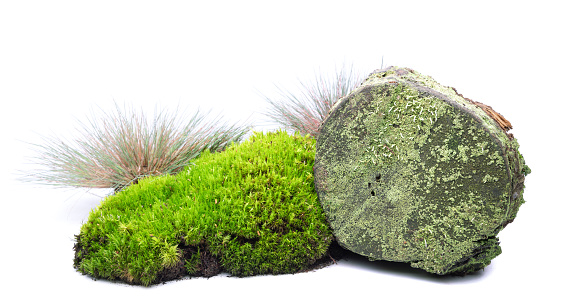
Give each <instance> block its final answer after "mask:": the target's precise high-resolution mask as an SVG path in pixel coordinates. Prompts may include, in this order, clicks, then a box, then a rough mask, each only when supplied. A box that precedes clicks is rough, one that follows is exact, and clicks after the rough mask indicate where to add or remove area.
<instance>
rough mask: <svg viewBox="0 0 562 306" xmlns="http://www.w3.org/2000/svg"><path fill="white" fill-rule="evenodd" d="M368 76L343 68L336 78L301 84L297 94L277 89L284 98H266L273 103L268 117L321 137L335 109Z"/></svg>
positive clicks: (337, 72) (298, 130)
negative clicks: (339, 101)
mask: <svg viewBox="0 0 562 306" xmlns="http://www.w3.org/2000/svg"><path fill="white" fill-rule="evenodd" d="M364 79H365V75H364V74H361V73H357V72H355V71H354V70H353V68H349V70H348V69H346V68H345V67H343V68H341V69H340V70H339V71H336V73H335V77H329V76H324V75H319V74H317V75H316V78H315V79H314V81H313V82H312V83H304V82H300V83H299V87H298V91H297V92H296V93H293V92H290V91H288V90H285V89H283V88H281V87H279V86H277V90H278V92H279V94H280V97H279V98H277V99H273V98H270V97H264V98H265V100H266V101H267V102H268V104H269V110H268V112H267V113H266V114H265V115H266V116H268V118H269V119H270V120H271V121H273V122H274V123H277V124H280V125H281V126H282V127H283V128H285V129H287V130H289V131H292V132H300V133H301V134H302V135H306V134H310V135H311V136H312V137H315V138H316V137H317V136H318V132H319V129H320V126H321V125H322V122H323V121H324V119H325V118H326V117H327V116H328V113H329V111H330V109H331V108H332V106H333V105H334V104H335V103H336V102H337V101H338V100H339V99H340V98H342V97H345V96H347V95H348V94H349V93H351V91H353V90H354V89H355V88H357V87H358V86H359V85H361V82H362V81H363V80H364Z"/></svg>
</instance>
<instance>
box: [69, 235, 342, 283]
mask: <svg viewBox="0 0 562 306" xmlns="http://www.w3.org/2000/svg"><path fill="white" fill-rule="evenodd" d="M75 239H76V243H75V244H74V247H73V250H74V252H75V257H74V266H75V267H79V266H80V261H81V257H82V256H81V254H87V253H88V250H87V248H85V247H84V246H83V245H82V243H81V240H80V236H79V235H75ZM179 249H180V250H181V256H180V259H179V261H178V262H177V263H176V264H175V265H173V266H172V267H167V268H164V269H162V270H161V271H160V272H158V275H157V277H156V280H155V281H154V282H153V283H152V284H151V285H156V284H161V283H166V282H169V281H174V280H180V279H183V278H185V277H206V278H210V277H213V276H215V275H218V274H220V273H222V272H225V269H224V268H223V267H222V266H221V264H220V258H218V257H217V256H214V255H213V254H211V252H210V250H209V247H208V245H206V244H201V245H197V246H188V245H185V242H182V243H180V245H179ZM196 254H199V255H200V262H199V264H198V265H197V267H196V270H195V272H194V273H189V272H188V271H187V269H186V267H185V265H186V262H187V261H189V260H191V258H192V257H193V256H194V255H196ZM351 254H353V253H352V252H350V251H348V250H345V249H343V248H342V247H341V246H340V245H339V244H338V243H337V242H335V241H333V242H332V243H331V244H330V247H329V248H328V251H327V252H326V254H325V255H324V256H323V257H322V258H320V259H318V260H316V261H315V262H314V263H312V264H311V265H309V266H307V267H305V268H303V269H302V270H300V271H297V272H295V273H306V272H311V271H314V270H318V269H321V268H324V267H327V266H330V265H332V264H337V262H338V261H340V260H342V259H346V258H349V257H350V255H351ZM264 275H265V274H264ZM254 276H257V275H254ZM93 277H94V278H100V277H99V275H98V276H96V275H94V276H93ZM125 282H126V281H125ZM126 283H127V282H126ZM130 284H133V285H140V284H141V283H140V282H132V283H130Z"/></svg>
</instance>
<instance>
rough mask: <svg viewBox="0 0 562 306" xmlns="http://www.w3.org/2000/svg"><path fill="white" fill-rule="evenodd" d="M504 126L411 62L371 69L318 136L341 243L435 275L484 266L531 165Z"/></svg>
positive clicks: (321, 186) (324, 189) (326, 203)
mask: <svg viewBox="0 0 562 306" xmlns="http://www.w3.org/2000/svg"><path fill="white" fill-rule="evenodd" d="M510 128H511V124H510V123H509V121H507V120H506V119H505V118H503V117H502V116H501V115H500V114H498V113H496V112H495V111H493V110H492V109H491V108H490V107H488V106H486V105H484V104H481V103H478V102H474V101H472V100H470V99H467V98H464V97H463V96H462V95H460V94H458V93H457V92H456V90H455V89H454V88H452V87H445V86H442V85H440V84H438V83H437V82H435V81H434V80H433V79H432V78H431V77H428V76H424V75H421V74H419V73H418V72H416V71H413V70H411V69H408V68H397V67H390V68H388V69H384V70H377V71H375V72H374V73H372V74H371V75H370V76H369V77H368V78H367V80H365V81H364V82H363V84H362V85H361V86H360V87H359V88H357V89H356V90H355V91H354V92H352V93H351V94H350V95H348V96H347V97H344V98H342V99H340V101H338V103H337V104H336V105H334V107H333V108H332V109H331V111H330V114H329V115H328V117H327V118H326V120H325V121H324V123H323V126H322V127H321V130H320V134H319V136H318V138H317V143H316V150H317V151H316V161H315V166H314V175H315V185H316V191H317V193H318V196H319V200H320V203H321V205H322V207H323V208H324V211H325V213H326V216H327V218H328V221H329V223H330V225H331V227H332V229H333V231H334V236H335V237H336V239H337V241H338V243H339V244H340V245H341V246H343V247H344V248H346V249H349V250H351V251H353V252H355V253H358V254H361V255H364V256H366V257H368V258H369V259H371V260H387V261H397V262H408V263H411V265H412V266H413V267H417V268H421V269H424V270H426V271H428V272H431V273H435V274H441V275H444V274H461V275H462V274H467V273H471V272H473V271H476V270H479V269H481V268H483V267H485V266H486V265H488V264H489V263H490V261H491V260H492V258H494V257H496V256H497V255H499V254H500V253H501V248H500V246H499V241H498V238H497V237H496V235H497V234H498V232H499V231H500V230H502V229H503V228H504V227H505V226H506V225H507V224H508V223H510V222H512V221H513V219H514V218H515V216H516V214H517V211H518V209H519V207H520V205H521V204H522V203H523V202H524V200H523V187H524V185H523V182H524V179H525V175H526V174H528V173H530V169H529V168H528V167H527V166H526V165H525V162H524V160H523V157H522V156H521V154H520V153H519V151H518V144H517V141H516V140H515V139H514V137H513V135H512V134H509V133H507V130H509V129H510Z"/></svg>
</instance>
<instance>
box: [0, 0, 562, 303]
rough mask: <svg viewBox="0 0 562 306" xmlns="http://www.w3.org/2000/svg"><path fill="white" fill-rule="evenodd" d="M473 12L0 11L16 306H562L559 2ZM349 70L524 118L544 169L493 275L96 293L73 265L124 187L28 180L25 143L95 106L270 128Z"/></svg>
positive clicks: (133, 5) (535, 161)
mask: <svg viewBox="0 0 562 306" xmlns="http://www.w3.org/2000/svg"><path fill="white" fill-rule="evenodd" d="M202 3H203V4H202ZM271 3H275V4H271ZM458 3H461V1H447V2H443V3H438V2H431V1H413V2H402V1H364V2H361V1H349V0H348V1H337V2H336V1H334V2H331V1H318V2H309V1H303V0H301V1H275V2H273V1H254V2H252V1H181V2H172V1H131V2H125V1H100V0H98V1H89V2H88V3H85V2H82V1H36V2H31V1H2V2H1V4H0V103H1V104H0V105H1V108H0V133H1V136H0V139H2V145H1V150H0V154H1V158H0V169H1V171H2V172H1V173H2V175H1V177H0V188H1V192H0V194H1V195H2V197H1V201H0V203H1V206H0V211H1V215H0V216H1V217H0V218H1V222H0V226H1V228H0V230H1V231H0V234H1V236H0V237H1V239H0V248H1V251H0V256H1V257H0V265H1V266H0V269H1V270H0V271H1V278H0V279H1V282H2V284H1V287H0V288H1V289H0V290H1V292H2V293H1V294H0V299H1V300H4V301H2V302H0V303H1V304H3V305H8V304H7V303H6V301H8V300H11V301H12V302H11V303H10V305H15V304H20V305H23V304H27V303H28V302H36V303H46V302H49V303H50V302H52V303H57V305H70V304H76V305H83V304H86V305H89V304H99V303H100V302H103V303H104V304H107V305H119V304H120V305H126V304H127V305H128V304H131V305H135V304H137V303H139V302H141V303H143V302H145V303H146V304H149V303H153V304H154V303H166V304H168V305H170V303H174V304H188V303H205V304H219V303H231V302H233V303H235V304H238V303H239V302H244V303H246V304H264V305H267V304H287V303H289V304H296V305H304V304H307V305H313V304H314V305H315V304H328V305H333V304H342V303H346V304H347V303H349V304H350V305H351V304H355V303H356V302H361V303H365V304H381V305H393V304H397V305H406V304H410V303H415V305H426V304H428V305H429V304H431V305H445V304H454V305H491V304H492V303H494V304H497V303H502V304H503V303H505V304H506V305H513V303H516V302H517V304H519V303H523V302H526V303H533V305H555V304H556V305H560V302H561V298H560V292H559V290H560V285H561V281H560V272H562V271H561V268H560V263H559V262H560V256H561V253H560V239H561V238H560V237H561V235H560V234H561V231H560V226H559V220H560V218H561V217H562V216H561V213H562V209H561V204H562V203H561V202H562V201H561V200H560V198H561V197H560V183H561V180H560V171H561V170H562V169H561V167H560V151H559V144H558V143H559V140H560V134H559V131H558V129H559V128H558V126H559V122H560V119H559V116H560V111H561V107H560V102H561V98H560V81H561V78H560V75H561V69H562V65H561V60H560V54H562V49H561V48H560V46H559V43H560V30H561V29H562V23H561V22H560V17H559V11H558V10H557V9H556V8H555V5H554V4H555V1H505V2H503V1H490V0H488V1H462V3H466V4H458ZM383 57H384V63H382V61H383ZM342 64H348V65H349V64H352V65H353V66H354V67H355V68H356V69H357V70H360V71H364V72H370V71H372V70H374V69H377V68H380V67H381V65H384V66H387V65H396V66H406V67H410V68H412V69H414V70H417V71H419V72H421V73H423V74H426V75H430V76H432V77H434V78H435V79H436V80H437V81H438V82H440V83H441V84H444V85H449V86H454V87H456V88H457V89H458V91H459V92H460V93H462V94H463V95H464V96H466V97H469V98H471V99H473V100H476V101H480V102H483V103H486V104H488V105H491V106H492V107H493V108H494V109H495V110H496V111H498V112H500V113H501V114H503V115H504V116H505V117H506V118H507V119H508V120H510V121H511V123H512V124H513V126H514V129H513V131H512V132H513V133H514V135H515V136H516V138H517V139H518V141H519V143H520V145H521V152H522V154H523V155H524V157H525V159H526V161H527V163H528V165H530V167H531V168H532V171H533V172H532V174H531V175H530V176H528V177H527V182H526V186H527V187H526V190H525V199H526V200H527V203H525V204H524V205H523V206H522V207H521V209H520V211H519V215H518V217H517V219H516V220H515V222H514V223H512V224H510V225H509V226H507V228H506V229H505V230H503V231H502V232H501V233H500V234H499V237H500V240H501V246H502V249H503V254H501V255H500V256H499V257H497V258H496V259H494V260H493V261H492V264H491V265H490V266H488V267H487V268H486V269H485V270H484V271H483V272H479V273H477V274H475V275H470V276H466V277H464V278H458V277H445V278H436V277H432V276H430V275H428V274H426V273H423V272H421V271H418V270H415V269H410V268H408V267H407V266H405V265H399V264H384V263H370V262H368V261H365V260H362V259H359V258H356V259H353V260H349V261H341V262H339V263H338V264H337V265H333V266H330V267H328V268H324V269H321V270H318V271H316V272H311V273H304V274H297V275H284V276H260V277H252V278H244V279H239V278H233V277H227V276H226V275H221V276H216V277H213V278H210V279H205V278H199V279H185V280H181V281H174V282H169V283H167V284H164V285H159V286H154V287H150V288H142V287H135V286H128V285H123V284H117V283H111V282H107V281H94V280H92V279H90V278H88V277H86V276H83V275H81V274H80V273H78V272H76V271H75V270H74V269H73V267H72V259H73V255H74V254H73V250H72V246H73V243H74V241H73V235H74V234H78V233H79V230H80V225H81V224H82V222H83V221H84V220H86V218H87V216H88V213H89V211H90V210H91V209H92V208H93V207H95V206H96V205H98V204H99V203H100V201H101V199H102V197H103V196H104V195H105V194H106V193H107V192H108V191H107V190H98V191H91V192H88V191H87V190H81V189H80V190H76V189H71V190H66V189H55V188H51V187H44V186H37V185H32V184H29V183H27V184H25V183H22V182H20V181H18V180H17V179H16V177H17V173H18V171H20V170H25V169H28V167H29V165H27V164H26V162H27V159H26V156H28V155H29V153H30V152H29V146H28V145H26V142H35V141H37V139H38V135H51V134H58V135H62V134H64V133H66V132H68V131H69V130H72V129H74V128H75V127H76V122H77V120H81V119H84V118H85V115H87V114H88V113H89V111H90V110H91V109H95V108H97V107H101V108H104V109H106V108H110V107H112V105H113V103H114V101H115V102H117V103H129V104H132V105H135V106H142V107H143V108H145V109H149V110H150V109H152V108H153V107H154V106H155V105H160V106H163V107H168V106H169V107H170V108H173V107H175V106H177V105H178V104H179V105H182V106H184V107H186V108H188V109H195V108H197V107H201V108H203V109H211V110H213V111H214V112H215V113H219V112H222V113H223V114H224V115H225V118H226V119H228V120H232V121H237V120H245V119H250V120H252V121H253V122H254V123H256V124H257V126H256V129H257V130H263V129H265V128H266V127H267V126H266V125H264V121H263V120H264V117H263V116H261V115H259V113H260V112H262V111H264V110H265V108H266V106H267V105H266V104H265V101H264V100H263V98H262V97H261V96H260V95H259V92H262V93H264V94H268V95H271V94H274V93H275V91H274V90H273V89H274V86H273V85H274V84H280V85H282V86H285V87H290V86H293V85H295V84H296V82H297V81H298V80H299V79H302V80H308V79H310V78H311V77H312V76H313V75H314V73H315V72H318V71H324V72H331V71H334V69H335V67H336V66H341V65H342ZM29 305H31V304H29Z"/></svg>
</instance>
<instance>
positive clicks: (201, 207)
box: [74, 131, 333, 286]
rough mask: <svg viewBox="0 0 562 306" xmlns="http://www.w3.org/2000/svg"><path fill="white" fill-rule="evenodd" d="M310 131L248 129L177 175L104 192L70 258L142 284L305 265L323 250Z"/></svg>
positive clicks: (322, 256) (89, 269) (325, 255)
mask: <svg viewBox="0 0 562 306" xmlns="http://www.w3.org/2000/svg"><path fill="white" fill-rule="evenodd" d="M314 154H315V140H314V139H313V138H312V137H310V136H309V135H307V136H301V135H300V134H298V133H297V134H295V135H292V136H291V135H289V134H287V132H284V131H283V132H282V131H278V132H275V133H267V134H264V133H258V132H256V133H254V134H253V135H252V136H251V137H250V138H249V139H248V140H246V141H245V142H242V143H239V144H233V145H231V146H229V147H227V148H226V149H225V150H224V151H222V152H215V153H211V152H210V151H209V150H206V151H205V152H203V153H202V154H201V155H200V156H199V157H198V158H197V159H195V160H194V161H193V164H194V165H191V166H189V167H186V168H185V169H183V170H182V171H180V172H179V173H177V174H176V175H173V176H172V175H163V176H158V177H147V178H144V179H142V180H140V181H139V182H138V184H136V185H131V186H128V187H127V188H125V189H123V190H122V191H121V192H119V193H117V194H114V195H111V196H109V197H107V198H106V199H105V200H104V201H103V202H102V203H101V204H100V206H99V207H97V208H96V209H95V210H94V211H92V213H91V214H90V216H89V219H88V221H87V222H86V223H85V224H83V225H82V228H81V231H80V234H79V235H77V236H76V244H75V261H74V265H75V268H76V269H77V270H78V271H80V272H82V273H84V274H88V275H90V276H92V277H95V278H104V279H110V280H121V281H124V282H127V283H131V284H142V285H145V286H148V285H151V284H155V283H159V282H164V281H168V280H172V279H177V278H181V277H184V276H206V277H210V276H213V275H216V274H218V273H220V272H223V271H224V272H227V273H230V274H232V275H235V276H251V275H258V274H283V273H296V272H300V271H305V270H307V269H310V268H311V267H314V266H315V265H317V264H318V263H319V262H322V261H323V260H326V259H328V260H329V251H328V249H329V246H330V244H331V243H332V242H333V236H332V233H331V229H330V227H329V225H328V223H327V221H326V218H325V216H324V212H323V210H322V209H321V207H320V204H319V202H318V199H317V196H316V192H315V189H314V178H313V164H314Z"/></svg>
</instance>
